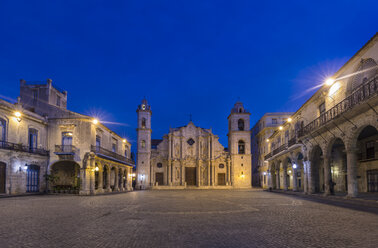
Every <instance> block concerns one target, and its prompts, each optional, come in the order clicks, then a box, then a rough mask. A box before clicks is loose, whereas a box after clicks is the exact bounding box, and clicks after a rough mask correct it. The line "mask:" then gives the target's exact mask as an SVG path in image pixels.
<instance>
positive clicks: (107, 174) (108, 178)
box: [106, 166, 112, 192]
mask: <svg viewBox="0 0 378 248" xmlns="http://www.w3.org/2000/svg"><path fill="white" fill-rule="evenodd" d="M106 169H107V171H108V173H106V177H107V178H106V181H108V182H107V184H106V191H107V192H111V191H112V189H111V188H110V172H111V170H110V166H106Z"/></svg>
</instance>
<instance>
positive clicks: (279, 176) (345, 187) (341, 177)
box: [261, 34, 378, 197]
mask: <svg viewBox="0 0 378 248" xmlns="http://www.w3.org/2000/svg"><path fill="white" fill-rule="evenodd" d="M377 63H378V34H376V35H375V36H374V37H373V38H372V39H371V40H370V41H369V42H368V43H367V44H365V45H364V46H363V47H362V48H361V49H360V50H359V51H358V52H357V53H356V54H355V55H354V56H353V57H352V58H351V59H350V60H349V61H348V62H347V63H346V64H345V65H343V66H342V67H341V68H340V69H339V70H338V71H337V72H336V73H335V74H334V75H333V77H332V78H331V79H329V80H327V81H326V82H325V83H324V85H323V86H322V87H321V88H320V89H319V90H318V91H317V92H316V93H315V94H314V95H313V96H312V97H311V98H310V99H309V100H308V101H307V102H306V103H305V104H303V105H302V106H301V107H300V108H299V109H298V110H297V111H296V112H295V113H294V114H293V115H292V116H291V118H290V119H288V120H287V121H286V122H285V123H284V124H283V125H281V126H280V127H279V128H277V129H276V131H275V132H274V133H273V135H272V136H271V137H269V139H268V140H266V141H267V143H268V146H269V149H268V151H267V153H266V155H265V160H266V161H267V163H268V166H267V167H264V169H263V170H262V171H261V173H262V175H263V177H266V178H267V184H264V186H265V187H271V188H277V189H278V188H279V189H283V190H288V189H292V190H295V191H297V190H299V191H304V192H306V193H317V192H323V193H325V194H331V193H333V192H339V193H345V194H347V195H348V196H350V197H355V196H357V195H358V193H359V192H378V131H377V130H378V108H377V106H378V67H377Z"/></svg>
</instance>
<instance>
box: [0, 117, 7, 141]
mask: <svg viewBox="0 0 378 248" xmlns="http://www.w3.org/2000/svg"><path fill="white" fill-rule="evenodd" d="M6 132H7V122H6V121H5V120H4V119H1V118H0V141H6V140H7V139H6Z"/></svg>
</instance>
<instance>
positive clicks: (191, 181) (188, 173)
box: [185, 167, 197, 186]
mask: <svg viewBox="0 0 378 248" xmlns="http://www.w3.org/2000/svg"><path fill="white" fill-rule="evenodd" d="M196 172H197V168H196V167H185V182H186V185H188V186H189V185H191V186H193V185H196V184H197V180H196Z"/></svg>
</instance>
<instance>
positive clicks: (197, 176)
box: [137, 100, 251, 189]
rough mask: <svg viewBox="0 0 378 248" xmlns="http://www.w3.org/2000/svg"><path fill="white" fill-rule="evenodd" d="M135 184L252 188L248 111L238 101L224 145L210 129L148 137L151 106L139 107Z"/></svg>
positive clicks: (190, 126)
mask: <svg viewBox="0 0 378 248" xmlns="http://www.w3.org/2000/svg"><path fill="white" fill-rule="evenodd" d="M137 113H138V129H137V132H138V153H137V157H138V158H137V174H138V177H137V187H138V188H142V189H147V188H160V189H161V188H186V187H199V188H249V187H251V154H250V143H251V142H250V140H251V134H250V127H249V116H250V113H249V112H248V111H247V110H245V109H244V107H243V104H242V103H240V102H237V103H236V104H235V106H234V108H233V109H232V110H231V114H230V115H229V116H228V127H229V132H228V147H229V149H225V148H224V147H223V146H222V145H221V144H220V143H219V141H218V139H219V138H218V136H216V135H214V134H213V133H212V130H211V129H205V128H201V127H198V126H195V125H194V123H193V122H191V121H190V122H189V123H188V124H187V125H186V126H183V127H178V128H171V129H170V131H169V133H168V134H167V135H164V137H163V138H162V139H151V114H152V112H151V107H150V105H149V104H148V103H147V101H146V100H143V101H142V104H141V105H139V106H138V109H137Z"/></svg>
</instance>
